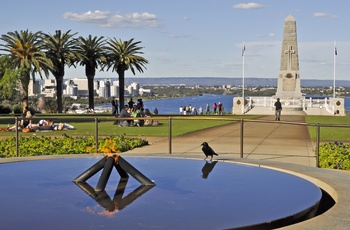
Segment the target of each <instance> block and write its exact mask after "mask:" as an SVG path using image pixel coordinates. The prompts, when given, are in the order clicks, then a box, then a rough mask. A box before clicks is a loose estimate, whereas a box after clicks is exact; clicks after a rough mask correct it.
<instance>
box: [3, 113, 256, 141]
mask: <svg viewBox="0 0 350 230" xmlns="http://www.w3.org/2000/svg"><path fill="white" fill-rule="evenodd" d="M257 117H258V116H186V118H188V120H182V119H183V118H185V117H184V116H173V117H172V119H173V120H172V135H173V136H179V135H183V134H186V133H190V132H194V131H198V130H203V129H207V128H211V127H216V126H220V125H225V124H229V123H232V122H235V121H233V120H227V119H235V120H239V119H242V118H244V119H253V118H257ZM81 118H82V117H76V116H66V117H59V119H60V122H63V123H64V122H66V123H69V124H70V125H73V126H74V127H75V128H76V129H75V130H62V131H59V130H58V131H53V132H34V133H22V132H20V133H19V134H20V135H21V136H32V135H37V136H38V135H40V136H60V135H62V134H64V133H65V134H67V135H69V136H91V135H95V122H94V120H93V119H90V121H86V122H85V121H83V122H81V121H79V122H77V121H74V119H81ZM83 118H86V116H85V117H83ZM90 118H93V117H92V116H91V117H90ZM104 118H112V117H104ZM197 118H199V119H205V120H196V119H197ZM37 119H40V117H39V116H38V117H37ZM52 119H53V120H54V121H55V120H57V117H53V118H52ZM153 119H155V117H153ZM225 119H226V120H225ZM0 120H1V119H0ZM157 120H158V121H159V122H160V125H157V126H143V127H119V126H118V125H113V121H112V120H107V121H106V120H102V121H100V122H99V123H98V133H99V136H116V135H120V134H126V135H127V136H168V135H169V117H167V116H158V117H157ZM1 123H3V125H0V127H2V128H4V127H7V125H5V124H4V122H1ZM8 136H15V132H0V137H8Z"/></svg>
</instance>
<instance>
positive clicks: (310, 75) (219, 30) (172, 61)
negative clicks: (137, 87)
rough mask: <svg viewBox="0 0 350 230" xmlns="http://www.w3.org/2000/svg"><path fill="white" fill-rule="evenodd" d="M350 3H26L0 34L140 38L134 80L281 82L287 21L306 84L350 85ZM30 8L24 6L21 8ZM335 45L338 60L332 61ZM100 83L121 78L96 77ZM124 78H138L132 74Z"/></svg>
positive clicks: (7, 7) (2, 18)
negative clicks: (293, 27)
mask: <svg viewBox="0 0 350 230" xmlns="http://www.w3.org/2000/svg"><path fill="white" fill-rule="evenodd" d="M349 4H350V3H349V2H348V1H346V0H336V1H316V0H309V1H286V0H281V1H273V0H261V1H255V2H250V3H249V2H245V1H235V0H222V1H219V2H215V1H210V0H201V1H186V2H185V1H184V0H180V1H176V2H175V1H156V0H143V1H127V2H125V1H119V0H114V1H111V0H107V1H104V2H103V3H101V1H86V0H75V1H67V0H62V1H60V4H57V5H55V7H52V6H51V5H50V4H48V3H47V1H43V0H36V1H31V2H30V3H28V2H27V1H24V0H19V1H16V2H11V1H10V2H8V3H6V4H3V6H2V7H3V8H2V10H3V11H2V12H3V13H2V14H1V15H0V23H1V29H0V33H1V34H6V33H7V32H13V31H16V30H17V31H20V30H26V29H28V30H30V31H33V32H36V31H42V32H45V33H51V34H53V33H54V31H55V30H58V29H60V30H62V31H68V30H72V33H75V32H78V34H77V36H84V37H87V36H88V35H89V34H91V35H93V36H104V37H105V38H113V37H115V38H117V39H123V40H129V39H131V38H134V39H135V41H141V44H140V46H142V47H144V49H143V51H144V53H145V54H144V55H143V56H144V57H145V58H146V59H148V60H149V62H150V63H149V64H148V65H146V68H147V69H146V70H145V71H144V73H138V72H137V73H136V75H135V77H233V78H239V77H242V49H243V43H244V47H245V52H244V55H245V77H247V78H276V79H277V77H278V72H279V67H280V57H281V46H282V35H283V34H282V33H283V23H284V19H285V18H286V17H287V16H288V15H293V17H294V18H295V20H296V23H297V35H298V48H299V61H300V63H299V64H300V77H301V79H318V80H332V79H333V74H334V73H333V71H334V68H333V67H334V57H336V75H335V76H336V79H337V80H348V79H349V78H348V76H347V72H348V69H349V68H350V65H349V64H350V52H347V51H348V50H350V39H349V32H348V31H347V30H346V26H347V22H348V21H349V20H350V16H349V15H348V13H347V8H348V6H349ZM18 5H20V6H26V7H18ZM335 41H336V48H337V51H338V52H337V53H338V55H337V56H334V51H335V50H334V48H335V47H334V42H335ZM83 77H85V76H84V69H83V68H82V67H78V68H77V69H72V68H66V74H65V78H83ZM96 77H97V78H105V77H110V78H112V77H117V74H116V73H110V72H108V73H104V72H99V71H97V72H96ZM126 77H134V75H133V74H132V73H131V71H127V72H126Z"/></svg>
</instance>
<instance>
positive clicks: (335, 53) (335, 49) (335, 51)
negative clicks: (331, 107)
mask: <svg viewBox="0 0 350 230" xmlns="http://www.w3.org/2000/svg"><path fill="white" fill-rule="evenodd" d="M333 55H334V57H333V58H334V61H333V63H334V66H333V98H335V62H336V56H337V46H336V41H334V54H333Z"/></svg>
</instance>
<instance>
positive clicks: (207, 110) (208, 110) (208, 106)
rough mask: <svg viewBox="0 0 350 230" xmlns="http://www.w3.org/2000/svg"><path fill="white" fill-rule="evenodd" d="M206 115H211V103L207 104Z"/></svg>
mask: <svg viewBox="0 0 350 230" xmlns="http://www.w3.org/2000/svg"><path fill="white" fill-rule="evenodd" d="M205 115H210V105H209V103H207V105H206V106H205Z"/></svg>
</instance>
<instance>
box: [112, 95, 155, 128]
mask: <svg viewBox="0 0 350 230" xmlns="http://www.w3.org/2000/svg"><path fill="white" fill-rule="evenodd" d="M154 114H158V109H157V108H155V109H154ZM117 117H119V118H134V119H127V120H117V121H115V122H114V124H118V125H119V126H120V127H125V126H137V127H141V126H149V125H158V124H159V122H158V121H157V120H152V119H137V118H141V117H144V118H151V117H152V114H151V112H150V110H149V109H145V108H144V105H143V101H142V99H138V100H137V103H134V101H133V100H132V98H131V99H130V100H129V102H128V104H125V105H124V108H123V109H122V110H121V111H120V114H119V115H118V116H117Z"/></svg>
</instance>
